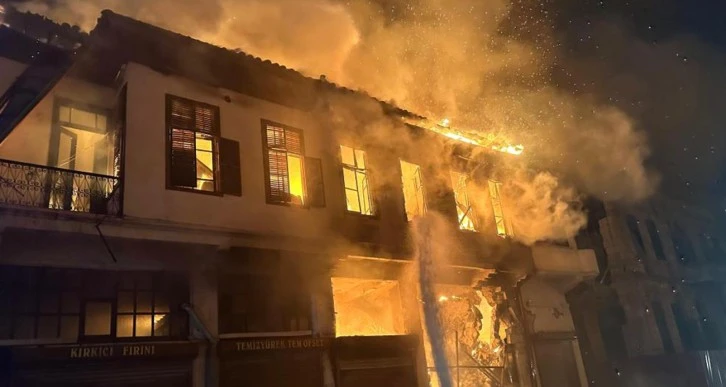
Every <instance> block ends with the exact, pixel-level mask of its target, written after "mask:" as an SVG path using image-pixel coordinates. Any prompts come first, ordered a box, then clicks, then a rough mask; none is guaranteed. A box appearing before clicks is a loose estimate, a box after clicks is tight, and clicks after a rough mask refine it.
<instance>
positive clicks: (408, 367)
mask: <svg viewBox="0 0 726 387" xmlns="http://www.w3.org/2000/svg"><path fill="white" fill-rule="evenodd" d="M418 341H419V339H418V337H416V336H369V337H362V336H356V337H338V338H336V339H335V345H334V349H333V353H334V357H335V362H334V364H335V371H336V385H337V386H338V387H371V386H396V387H416V386H418V381H417V376H416V351H417V347H418Z"/></svg>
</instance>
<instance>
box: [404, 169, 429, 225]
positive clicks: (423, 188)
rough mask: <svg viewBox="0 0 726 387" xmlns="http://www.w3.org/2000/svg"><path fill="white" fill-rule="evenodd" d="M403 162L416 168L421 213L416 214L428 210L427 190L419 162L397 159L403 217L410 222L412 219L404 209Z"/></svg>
mask: <svg viewBox="0 0 726 387" xmlns="http://www.w3.org/2000/svg"><path fill="white" fill-rule="evenodd" d="M403 163H406V164H410V165H413V166H415V167H416V168H417V170H416V174H417V177H418V179H419V185H420V188H421V201H422V203H423V204H422V205H421V209H422V211H421V214H420V215H418V216H425V215H426V214H427V213H428V212H429V202H428V192H426V183H425V180H424V173H423V172H424V171H423V166H421V164H417V163H414V162H411V161H407V160H404V159H402V158H399V159H398V171H399V173H400V175H401V179H400V181H401V195H402V196H403V218H404V219H405V220H406V223H410V222H412V221H413V218H412V219H409V218H408V211H407V209H406V184H405V183H404V176H403Z"/></svg>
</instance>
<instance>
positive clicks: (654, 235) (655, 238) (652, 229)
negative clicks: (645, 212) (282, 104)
mask: <svg viewBox="0 0 726 387" xmlns="http://www.w3.org/2000/svg"><path fill="white" fill-rule="evenodd" d="M645 224H646V227H647V228H648V235H649V236H650V241H651V242H652V243H653V251H654V252H655V257H656V258H658V260H660V261H665V260H666V255H665V252H664V251H663V243H661V240H660V231H658V227H656V225H655V222H653V221H652V220H650V219H648V221H647V222H646V223H645Z"/></svg>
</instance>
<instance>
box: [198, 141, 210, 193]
mask: <svg viewBox="0 0 726 387" xmlns="http://www.w3.org/2000/svg"><path fill="white" fill-rule="evenodd" d="M195 142H196V151H195V153H196V157H197V189H199V190H202V191H210V192H214V151H213V146H214V145H213V143H212V137H211V136H207V135H205V134H202V133H197V134H196V138H195Z"/></svg>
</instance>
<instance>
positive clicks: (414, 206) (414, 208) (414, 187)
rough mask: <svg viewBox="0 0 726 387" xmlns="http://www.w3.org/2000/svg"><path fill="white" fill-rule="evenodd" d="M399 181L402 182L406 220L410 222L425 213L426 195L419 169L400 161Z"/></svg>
mask: <svg viewBox="0 0 726 387" xmlns="http://www.w3.org/2000/svg"><path fill="white" fill-rule="evenodd" d="M401 179H402V180H403V198H404V202H405V205H406V218H407V219H408V220H409V221H411V220H413V219H414V218H415V217H417V216H423V215H424V214H425V213H426V195H425V194H424V187H423V177H422V174H421V167H420V166H418V165H416V164H412V163H409V162H406V161H403V160H401Z"/></svg>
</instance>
